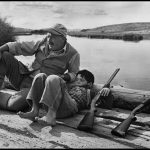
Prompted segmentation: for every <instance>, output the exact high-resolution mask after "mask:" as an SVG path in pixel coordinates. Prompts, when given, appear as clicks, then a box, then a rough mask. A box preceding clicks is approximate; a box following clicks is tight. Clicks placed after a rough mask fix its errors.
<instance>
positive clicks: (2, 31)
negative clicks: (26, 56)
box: [0, 18, 16, 46]
mask: <svg viewBox="0 0 150 150" xmlns="http://www.w3.org/2000/svg"><path fill="white" fill-rule="evenodd" d="M13 30H14V27H13V26H11V25H10V24H9V23H7V21H6V18H0V46H1V45H3V44H5V43H7V42H13V41H15V40H16V38H15V36H14V35H13Z"/></svg>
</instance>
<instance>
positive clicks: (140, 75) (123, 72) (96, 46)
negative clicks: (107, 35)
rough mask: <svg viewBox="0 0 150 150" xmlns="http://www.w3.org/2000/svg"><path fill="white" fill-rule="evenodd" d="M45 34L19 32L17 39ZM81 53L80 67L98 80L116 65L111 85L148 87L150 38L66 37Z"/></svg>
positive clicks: (29, 58) (108, 75)
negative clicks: (89, 71) (21, 33)
mask: <svg viewBox="0 0 150 150" xmlns="http://www.w3.org/2000/svg"><path fill="white" fill-rule="evenodd" d="M42 37H44V35H42V36H41V35H32V36H20V37H18V40H20V41H22V40H25V41H30V40H35V41H36V40H38V39H41V38H42ZM68 42H69V43H71V44H72V45H73V46H74V47H75V48H76V49H77V50H78V51H79V53H80V56H81V69H83V68H85V69H89V70H91V71H92V72H93V73H94V74H95V79H96V82H97V83H101V84H103V83H105V81H107V79H108V78H109V77H110V75H111V74H112V73H113V72H114V70H115V69H116V68H120V71H119V72H118V74H117V75H116V77H115V78H114V80H113V82H112V84H113V85H121V86H124V87H125V88H131V89H140V90H150V41H148V40H143V41H140V42H138V43H134V42H125V41H122V40H109V39H88V38H76V37H68ZM18 59H20V60H22V61H23V62H25V63H27V62H31V61H32V60H33V57H27V58H24V57H19V58H18Z"/></svg>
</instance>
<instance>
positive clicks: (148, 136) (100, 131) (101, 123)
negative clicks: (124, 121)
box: [61, 110, 150, 148]
mask: <svg viewBox="0 0 150 150" xmlns="http://www.w3.org/2000/svg"><path fill="white" fill-rule="evenodd" d="M103 111H104V110H103ZM107 111H108V110H107ZM109 111H110V110H109ZM111 112H112V111H110V112H109V113H111ZM118 113H119V112H118ZM126 113H127V112H126ZM111 114H113V113H111ZM114 114H115V113H114ZM128 115H129V111H128V113H127V114H125V115H124V114H123V113H122V115H121V117H122V118H126V117H127V116H128ZM143 115H145V114H139V116H140V117H142V116H143ZM82 118H83V115H80V114H79V115H77V116H76V117H74V118H70V119H63V120H61V121H62V122H64V124H66V125H67V126H70V127H73V128H77V126H78V124H79V123H80V121H81V120H82ZM119 123H120V122H118V121H114V120H110V119H104V118H100V117H95V122H94V128H93V130H92V133H93V134H96V135H98V136H100V137H105V138H109V139H111V140H112V139H113V140H116V141H118V142H122V143H124V142H125V143H128V144H134V145H135V146H142V147H146V148H150V144H149V143H150V142H149V140H150V131H145V130H142V129H141V128H140V126H137V125H131V126H130V128H129V130H128V134H127V136H126V137H125V138H119V137H116V136H114V135H111V130H112V129H113V128H115V127H116V126H117V125H118V124H119Z"/></svg>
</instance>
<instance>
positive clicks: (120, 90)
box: [94, 84, 150, 113]
mask: <svg viewBox="0 0 150 150" xmlns="http://www.w3.org/2000/svg"><path fill="white" fill-rule="evenodd" d="M102 86H103V84H95V85H94V89H95V90H100V89H101V88H102ZM111 92H112V95H113V96H114V103H113V107H115V108H122V109H128V110H133V109H134V108H135V107H136V106H138V105H139V104H140V103H141V102H142V101H144V100H145V99H149V98H150V91H143V90H135V89H128V88H124V87H120V86H111ZM142 112H145V113H150V106H146V107H145V108H144V109H143V111H142Z"/></svg>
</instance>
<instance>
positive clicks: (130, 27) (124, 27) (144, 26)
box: [81, 22, 150, 33]
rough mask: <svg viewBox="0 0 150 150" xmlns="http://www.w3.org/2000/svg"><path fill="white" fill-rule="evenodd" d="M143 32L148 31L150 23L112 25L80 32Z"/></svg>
mask: <svg viewBox="0 0 150 150" xmlns="http://www.w3.org/2000/svg"><path fill="white" fill-rule="evenodd" d="M143 30H150V22H137V23H123V24H113V25H107V26H102V27H96V28H92V29H83V30H81V31H87V32H94V31H96V32H107V33H112V32H115V33H117V32H128V31H143Z"/></svg>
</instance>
